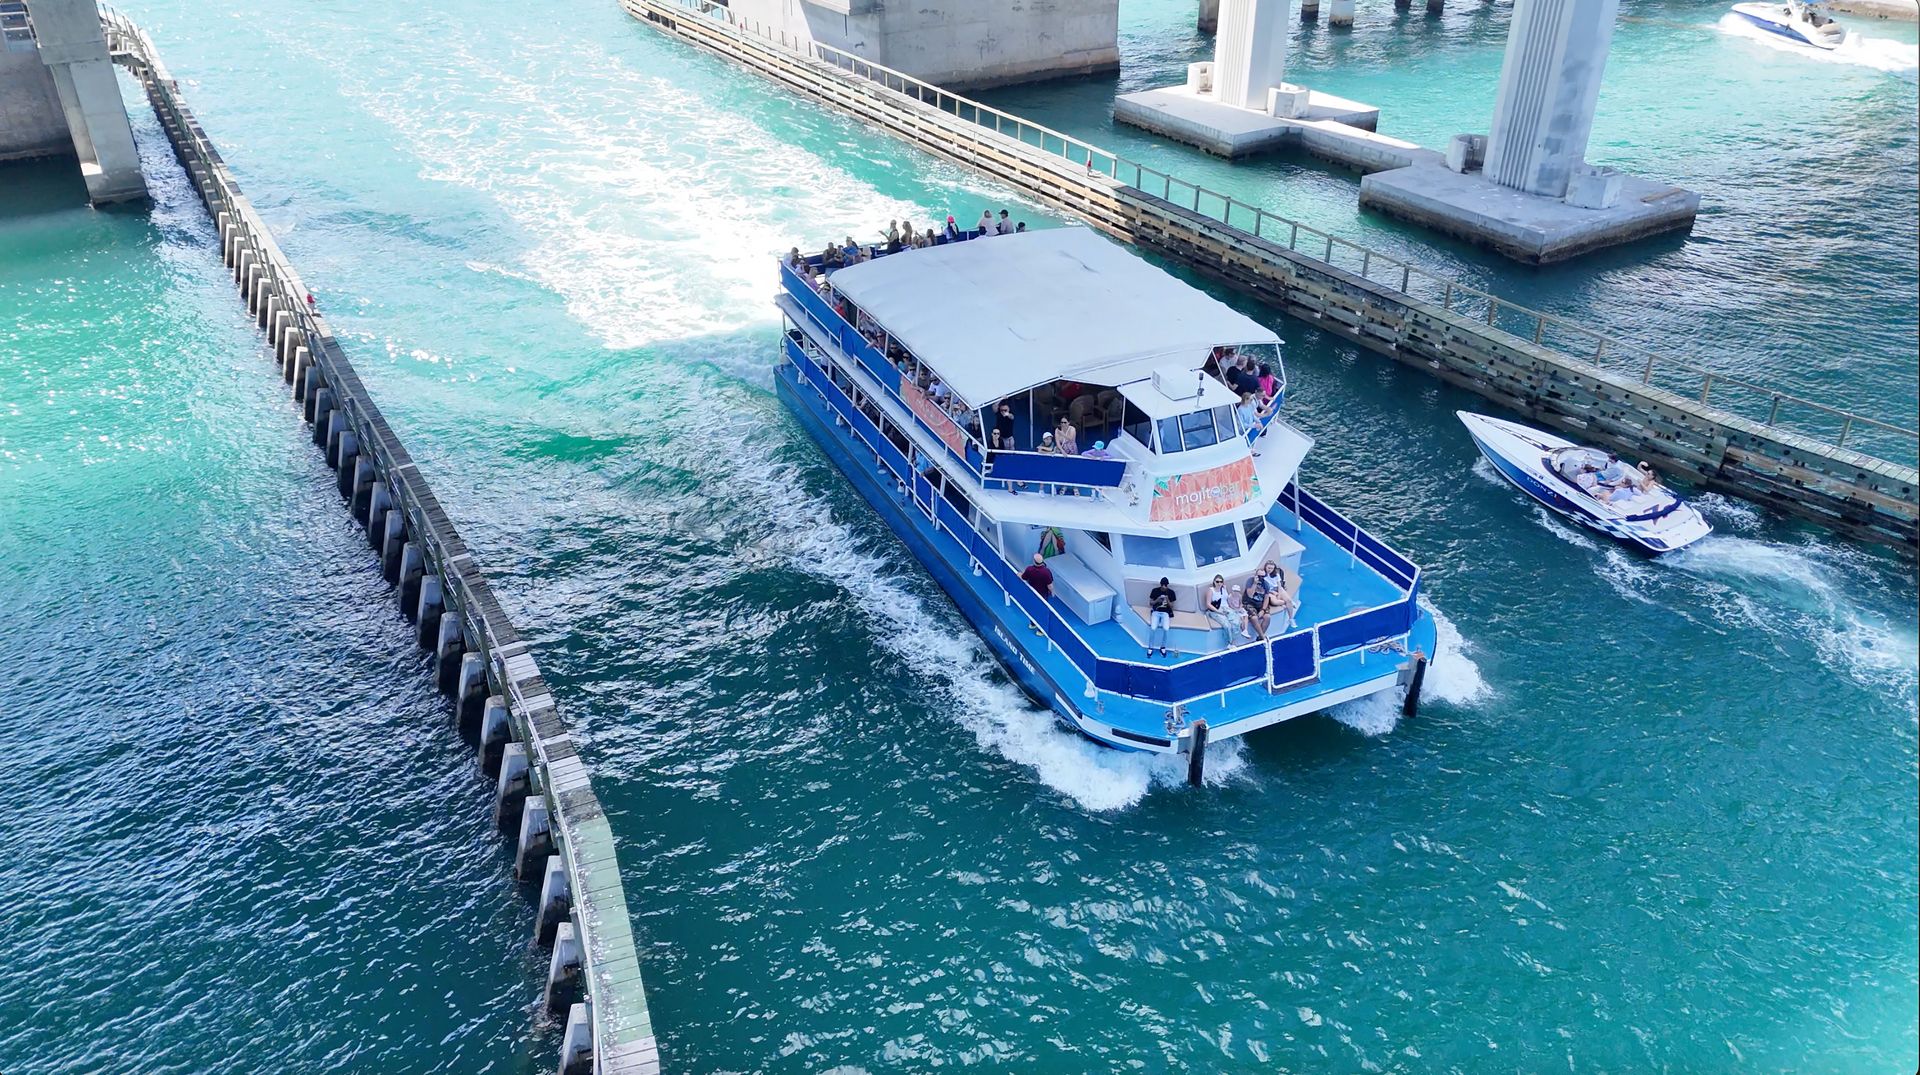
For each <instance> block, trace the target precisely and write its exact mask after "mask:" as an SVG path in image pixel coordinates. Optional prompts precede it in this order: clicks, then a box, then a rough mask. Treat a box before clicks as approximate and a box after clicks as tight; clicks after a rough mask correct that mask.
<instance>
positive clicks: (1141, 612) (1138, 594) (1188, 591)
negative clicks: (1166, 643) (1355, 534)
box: [1127, 567, 1301, 649]
mask: <svg viewBox="0 0 1920 1075" xmlns="http://www.w3.org/2000/svg"><path fill="white" fill-rule="evenodd" d="M1280 572H1281V575H1282V577H1284V578H1285V579H1286V584H1287V586H1286V589H1287V596H1288V597H1289V598H1291V599H1292V600H1293V603H1294V607H1295V608H1296V609H1297V608H1299V606H1300V583H1301V579H1300V572H1298V571H1292V570H1288V569H1287V568H1284V567H1283V568H1281V569H1280ZM1226 579H1227V587H1228V590H1229V592H1231V590H1232V588H1233V587H1235V586H1238V587H1240V589H1241V590H1242V591H1245V590H1246V588H1247V583H1249V582H1251V581H1253V572H1251V571H1249V572H1247V573H1246V574H1244V575H1228V576H1226ZM1212 581H1213V580H1212V579H1208V580H1207V582H1206V583H1204V584H1201V585H1198V586H1195V585H1191V584H1186V583H1179V582H1175V583H1169V586H1170V587H1171V588H1172V590H1173V593H1174V598H1173V615H1171V616H1170V617H1168V620H1169V621H1170V625H1171V626H1173V627H1175V628H1177V629H1183V630H1188V631H1206V632H1209V634H1208V640H1209V643H1211V641H1212V636H1213V633H1214V632H1217V633H1219V635H1220V636H1221V637H1222V638H1223V639H1225V638H1226V632H1225V631H1224V630H1222V629H1221V628H1218V627H1215V626H1214V625H1213V621H1212V620H1209V619H1207V617H1206V614H1205V613H1204V612H1202V611H1201V607H1202V602H1203V600H1204V598H1205V594H1206V591H1207V590H1209V589H1211V588H1212ZM1158 584H1159V583H1158V580H1153V581H1148V580H1145V579H1128V580H1127V604H1128V605H1129V606H1130V607H1132V609H1133V611H1134V614H1135V615H1137V616H1139V617H1140V620H1141V622H1143V623H1152V622H1153V616H1152V613H1151V612H1150V611H1149V610H1148V608H1147V594H1149V593H1150V592H1152V590H1153V588H1154V587H1155V586H1156V585H1158ZM1227 641H1228V642H1231V641H1232V640H1231V639H1227ZM1221 648H1222V649H1224V648H1226V647H1225V645H1224V644H1223V645H1222V646H1221Z"/></svg>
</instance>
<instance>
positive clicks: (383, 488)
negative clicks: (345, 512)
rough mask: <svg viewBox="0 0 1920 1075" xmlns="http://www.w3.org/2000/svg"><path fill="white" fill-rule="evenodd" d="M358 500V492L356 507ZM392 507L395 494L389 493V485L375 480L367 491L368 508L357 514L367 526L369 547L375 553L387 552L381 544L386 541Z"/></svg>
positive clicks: (356, 494)
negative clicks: (389, 513)
mask: <svg viewBox="0 0 1920 1075" xmlns="http://www.w3.org/2000/svg"><path fill="white" fill-rule="evenodd" d="M358 499H359V494H358V493H357V492H356V493H355V503H356V506H357V504H358ZM391 507H393V494H391V493H389V492H388V491H387V483H386V482H383V481H381V480H379V479H378V478H376V479H374V481H373V484H372V485H371V486H370V487H369V488H368V489H367V503H366V508H365V509H364V510H361V511H356V512H355V514H356V515H358V516H359V518H360V521H361V522H362V523H364V524H365V525H366V528H367V547H368V548H370V549H372V550H373V551H374V552H377V553H378V552H385V551H386V550H385V549H383V548H382V547H381V542H382V541H384V540H385V539H386V534H387V509H389V508H391Z"/></svg>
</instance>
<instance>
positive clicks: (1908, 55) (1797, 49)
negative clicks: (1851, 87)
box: [1718, 12, 1920, 79]
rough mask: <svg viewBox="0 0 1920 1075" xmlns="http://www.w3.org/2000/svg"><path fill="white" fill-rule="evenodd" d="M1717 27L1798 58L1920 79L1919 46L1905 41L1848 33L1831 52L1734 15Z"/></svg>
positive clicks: (1855, 32) (1726, 15)
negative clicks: (1763, 28)
mask: <svg viewBox="0 0 1920 1075" xmlns="http://www.w3.org/2000/svg"><path fill="white" fill-rule="evenodd" d="M1718 25H1719V29H1720V32H1721V33H1724V34H1730V35H1732V36H1734V37H1744V38H1746V39H1748V40H1750V41H1757V42H1759V43H1760V44H1763V45H1765V46H1767V47H1768V48H1771V49H1775V50H1777V51H1780V52H1788V53H1792V54H1793V55H1795V56H1804V57H1807V58H1808V59H1813V60H1818V61H1820V62H1822V63H1844V64H1852V65H1854V66H1856V67H1869V68H1872V69H1873V70H1875V71H1885V72H1886V73H1887V74H1890V75H1899V76H1901V77H1903V78H1908V79H1915V78H1920V45H1910V44H1907V43H1906V42H1904V41H1889V40H1887V39H1886V38H1882V37H1867V36H1866V35H1864V34H1862V33H1860V32H1859V31H1857V30H1849V31H1847V36H1846V38H1845V39H1844V40H1842V41H1841V42H1840V45H1839V47H1838V48H1835V49H1831V50H1829V49H1822V48H1815V47H1814V46H1812V45H1803V44H1800V43H1799V42H1796V41H1789V40H1787V39H1786V38H1784V37H1781V36H1780V35H1779V34H1770V33H1768V32H1767V31H1765V30H1762V29H1760V28H1759V27H1758V26H1755V25H1754V24H1752V23H1750V22H1748V21H1747V20H1745V19H1743V18H1741V17H1740V16H1738V15H1735V14H1733V13H1731V12H1729V13H1727V14H1725V15H1722V16H1720V22H1719V24H1718Z"/></svg>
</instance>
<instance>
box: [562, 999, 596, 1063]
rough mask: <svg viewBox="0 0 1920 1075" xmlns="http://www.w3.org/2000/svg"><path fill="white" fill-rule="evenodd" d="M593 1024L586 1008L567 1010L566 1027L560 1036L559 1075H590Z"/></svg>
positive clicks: (579, 1007) (580, 1005)
mask: <svg viewBox="0 0 1920 1075" xmlns="http://www.w3.org/2000/svg"><path fill="white" fill-rule="evenodd" d="M592 1073H593V1024H592V1020H590V1019H588V1018H587V1006H586V1005H585V1004H575V1005H573V1006H572V1007H571V1008H568V1009H567V1027H566V1029H565V1030H564V1031H562V1032H561V1034H560V1075H592Z"/></svg>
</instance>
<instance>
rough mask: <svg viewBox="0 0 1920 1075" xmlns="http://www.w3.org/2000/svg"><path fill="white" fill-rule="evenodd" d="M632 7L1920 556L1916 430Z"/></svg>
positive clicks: (1303, 302)
mask: <svg viewBox="0 0 1920 1075" xmlns="http://www.w3.org/2000/svg"><path fill="white" fill-rule="evenodd" d="M620 2H621V5H622V7H624V8H625V9H626V10H627V12H628V13H630V14H632V15H633V16H634V17H636V18H639V19H642V20H645V21H646V22H647V23H648V24H649V25H651V26H653V27H655V28H656V29H659V30H661V31H662V32H665V33H668V34H671V35H672V36H674V37H677V38H679V39H681V40H683V41H686V42H688V43H691V44H693V45H696V46H698V47H700V48H703V49H706V50H708V51H710V52H714V53H717V54H719V55H721V56H724V57H726V58H728V59H730V60H732V61H734V62H736V63H738V64H740V65H741V66H742V67H745V68H746V69H748V70H749V71H752V72H754V73H755V74H758V75H761V76H762V77H765V78H767V79H770V80H772V81H773V82H776V83H778V84H779V85H781V86H784V87H786V88H788V89H791V90H793V91H794V92H796V93H800V94H803V95H805V96H807V97H809V98H812V99H813V100H815V101H819V102H821V103H823V104H826V105H829V106H831V107H833V108H835V109H837V110H839V111H841V112H844V113H846V114H847V115H850V116H853V117H854V118H856V119H859V120H861V121H863V122H865V123H867V124H869V125H871V126H873V127H876V128H878V129H880V130H882V131H884V132H886V133H888V134H892V135H894V136H896V137H899V138H901V139H902V140H904V141H906V142H908V143H910V144H912V145H913V146H915V147H917V148H919V149H922V150H925V151H927V152H929V153H932V154H934V155H936V156H939V157H942V158H945V159H947V160H951V161H954V162H956V163H959V164H962V165H965V166H967V167H970V168H973V169H975V170H977V171H979V172H981V173H983V174H985V175H988V176H990V177H992V178H994V179H996V180H999V181H1001V182H1004V183H1006V184H1007V185H1009V186H1011V187H1014V188H1016V189H1018V190H1020V191H1022V192H1024V193H1025V194H1028V195H1030V196H1032V197H1033V198H1035V199H1037V200H1039V201H1041V202H1044V203H1046V204H1048V205H1051V206H1054V207H1055V208H1058V209H1061V210H1064V211H1066V212H1069V213H1072V214H1074V215H1075V216H1078V217H1080V218H1081V219H1083V220H1085V221H1087V222H1088V223H1090V224H1092V225H1094V226H1095V227H1097V228H1100V229H1101V230H1103V231H1105V232H1107V233H1108V234H1111V235H1113V236H1114V237H1116V238H1118V239H1121V240H1123V241H1126V242H1129V243H1133V244H1135V245H1137V246H1140V247H1143V248H1145V249H1148V250H1151V251H1153V252H1155V253H1158V254H1161V255H1164V256H1167V257H1169V258H1172V259H1175V260H1177V261H1179V262H1180V263H1182V264H1184V265H1187V266H1189V267H1190V268H1192V269H1194V270H1195V271H1197V272H1200V273H1202V274H1203V275H1206V276H1208V277H1210V278H1212V279H1215V280H1218V281H1220V282H1221V283H1224V284H1228V285H1230V286H1232V287H1234V288H1236V289H1238V290H1240V291H1243V292H1245V293H1246V294H1248V295H1251V296H1253V297H1255V298H1257V299H1259V300H1260V301H1262V302H1265V303H1267V304H1269V305H1271V306H1274V307H1276V308H1278V309H1280V310H1283V311H1285V312H1286V313H1289V314H1291V315H1293V316H1295V317H1298V318H1300V319H1301V320H1303V321H1306V322H1308V323H1310V324H1313V325H1316V326H1318V327H1320V328H1323V329H1325V330H1327V331H1328V332H1332V333H1334V334H1336V335H1339V336H1341V337H1344V338H1346V339H1348V340H1351V341H1353V342H1355V343H1357V344H1360V345H1361V346H1363V347H1366V348H1368V349H1369V350H1372V351H1375V352H1377V353H1379V354H1383V355H1386V356H1388V357H1391V358H1393V359H1395V360H1397V361H1399V362H1401V363H1403V364H1405V365H1408V366H1411V367H1413V368H1415V369H1419V370H1422V371H1424V372H1427V373H1431V374H1433V375H1434V376H1436V377H1439V378H1440V379H1442V380H1444V381H1447V382H1448V383H1450V384H1453V385H1457V386H1459V387H1461V388H1465V389H1467V390H1468V391H1471V392H1474V393H1476V394H1478V395H1481V396H1484V397H1485V398H1487V399H1490V400H1493V401H1494V402H1496V403H1498V404H1500V405H1501V406H1503V407H1506V408H1508V409H1509V410H1512V411H1514V412H1517V413H1519V414H1521V415H1524V416H1526V417H1527V418H1529V419H1531V420H1533V421H1536V422H1538V423H1540V424H1542V425H1546V426H1551V427H1554V428H1557V429H1560V430H1563V431H1566V432H1568V433H1569V434H1570V435H1572V436H1574V437H1575V438H1577V439H1579V440H1582V441H1585V442H1589V443H1594V444H1600V445H1605V446H1607V447H1610V448H1612V449H1614V450H1615V451H1618V452H1620V453H1621V454H1622V455H1627V456H1630V457H1633V458H1645V459H1649V460H1651V461H1653V462H1654V463H1655V465H1656V466H1658V467H1660V468H1662V469H1663V470H1665V471H1667V472H1669V473H1673V474H1676V475H1678V476H1681V477H1683V478H1685V479H1687V480H1688V481H1691V482H1695V483H1698V484H1699V485H1700V486H1702V487H1704V488H1707V489H1712V490H1716V491H1721V492H1726V493H1730V494H1733V495H1735V496H1739V497H1742V498H1745V499H1747V500H1751V501H1753V502H1754V503H1757V504H1760V505H1763V506H1765V507H1767V508H1770V509H1773V510H1775V511H1778V512H1780V513H1782V514H1786V515H1791V516H1795V517H1798V518H1801V519H1806V520H1810V521H1812V522H1815V523H1818V524H1820V525H1822V526H1826V527H1829V528H1831V529H1833V530H1834V531H1836V532H1838V533H1841V534H1844V535H1846V536H1848V537H1851V538H1854V539H1857V540H1861V541H1866V542H1872V543H1875V544H1882V545H1889V546H1892V547H1894V548H1896V549H1898V550H1900V551H1901V552H1902V553H1903V554H1904V555H1906V556H1908V557H1914V556H1916V555H1917V554H1920V471H1916V470H1915V468H1914V467H1913V466H1909V465H1904V464H1902V463H1896V462H1891V461H1889V460H1888V459H1885V458H1880V457H1879V456H1876V455H1871V454H1867V453H1866V452H1864V451H1861V450H1858V448H1859V446H1860V445H1861V444H1862V443H1869V444H1873V445H1875V446H1876V447H1880V446H1884V447H1880V450H1881V451H1882V452H1884V453H1886V454H1894V455H1898V456H1900V457H1901V458H1906V457H1907V456H1910V455H1912V454H1914V453H1915V452H1916V451H1920V434H1916V433H1915V431H1913V430H1909V429H1905V428H1902V427H1900V426H1896V425H1893V424H1891V423H1887V422H1882V421H1878V420H1875V419H1871V418H1868V417H1865V416H1861V415H1857V414H1850V413H1847V412H1845V411H1842V410H1839V409H1837V408H1833V407H1828V406H1826V405H1824V404H1821V403H1818V402H1815V401H1812V400H1807V399H1802V398H1799V397H1797V396H1793V395H1791V394H1789V393H1785V392H1780V391H1776V390H1773V389H1770V388H1767V387H1764V386H1759V385H1754V384H1751V383H1749V382H1747V381H1745V380H1743V379H1741V378H1737V377H1732V376H1728V375H1726V374H1722V373H1716V372H1714V371H1711V370H1707V369H1703V368H1700V367H1697V366H1694V365H1691V364H1688V363H1684V362H1680V361H1677V360H1674V359H1670V358H1665V357H1663V356H1659V355H1656V354H1653V353H1652V352H1649V351H1646V350H1645V349H1643V348H1639V347H1637V346H1635V345H1633V344H1631V343H1628V342H1626V341H1623V340H1619V339H1616V338H1613V337H1610V336H1607V335H1606V334H1604V333H1600V332H1597V331H1594V330H1592V329H1589V328H1586V327H1584V326H1581V325H1579V324H1577V323H1574V322H1571V321H1568V320H1566V319H1564V318H1559V317H1556V316H1554V315H1551V314H1545V313H1540V312H1538V311H1535V310H1530V309H1527V308H1525V307H1522V306H1518V305H1515V304H1513V303H1509V302H1506V301H1505V300H1502V299H1500V298H1499V297H1497V296H1494V295H1492V294H1489V293H1488V292H1485V291H1481V290H1479V289H1476V288H1471V287H1468V286H1466V285H1463V284H1458V283H1455V282H1453V281H1451V280H1447V279H1445V278H1443V277H1439V276H1436V275H1434V274H1431V273H1429V272H1427V271H1426V270H1424V269H1421V268H1420V267H1418V266H1416V265H1412V264H1410V263H1408V262H1406V261H1404V260H1402V259H1398V258H1394V257H1392V256H1390V255H1387V254H1383V253H1381V252H1379V251H1375V250H1371V249H1368V248H1366V247H1363V246H1360V245H1358V244H1355V243H1351V242H1348V241H1347V240H1344V239H1341V238H1339V237H1337V236H1334V235H1331V234H1329V233H1327V232H1324V231H1320V230H1318V229H1315V228H1312V227H1310V226H1308V225H1305V224H1302V223H1300V222H1298V221H1294V220H1289V219H1287V218H1284V217H1280V216H1276V215H1274V214H1272V213H1268V212H1265V211H1264V210H1261V209H1259V208H1258V207H1256V206H1250V205H1246V204H1244V203H1241V202H1237V201H1234V200H1233V199H1231V198H1228V197H1226V196H1225V195H1221V194H1218V193H1215V192H1213V191H1208V190H1205V189H1203V188H1201V187H1198V186H1196V185H1194V184H1190V183H1186V182H1184V181H1182V180H1180V179H1177V178H1175V177H1173V176H1169V175H1167V174H1166V173H1164V172H1158V171H1155V170H1153V169H1150V168H1146V167H1144V166H1141V165H1138V164H1135V163H1134V162H1131V161H1128V160H1125V159H1124V158H1121V157H1118V156H1116V155H1114V154H1112V153H1109V152H1107V151H1105V150H1102V149H1100V148H1098V147H1096V146H1092V145H1089V144H1088V143H1085V142H1082V141H1080V140H1078V139H1074V138H1071V137H1068V136H1066V135H1062V134H1060V133H1059V132H1057V131H1053V130H1050V129H1049V128H1046V127H1044V126H1041V125H1038V124H1035V123H1032V122H1030V121H1028V120H1025V119H1023V118H1021V117H1018V116H1015V115H1013V114H1011V113H1007V112H1003V111H1000V110H998V109H995V108H992V107H990V106H988V105H984V104H980V103H978V102H976V101H972V100H969V99H967V98H964V97H960V96H958V95H956V94H953V93H949V92H947V91H946V90H943V89H941V88H940V87H937V86H933V85H929V84H927V83H925V82H922V81H920V80H918V79H915V78H913V77H912V76H909V75H904V74H901V73H900V72H897V71H892V70H889V69H887V68H884V67H878V66H875V65H873V64H869V63H867V62H866V61H864V60H861V59H859V58H858V57H854V56H850V55H847V54H845V53H842V52H839V51H838V50H835V49H832V48H830V47H827V46H823V45H819V44H817V43H814V42H811V41H804V42H792V41H789V40H786V39H782V38H780V37H779V36H778V35H777V34H776V33H775V32H774V31H772V30H771V29H769V28H766V27H761V26H756V25H754V24H751V23H742V22H739V21H737V16H735V15H734V14H733V13H732V12H731V11H730V10H729V9H727V8H726V7H722V6H719V5H716V4H713V3H711V2H710V0H620ZM1716 392H1717V393H1718V396H1717V397H1716V395H1715V393H1716ZM1735 408H1742V409H1744V410H1746V411H1747V412H1748V413H1740V412H1739V411H1738V410H1736V409H1735ZM1763 415H1764V417H1762V416H1763ZM1829 430H1831V432H1828V431H1829ZM1849 439H1851V440H1852V441H1853V442H1854V444H1855V447H1852V448H1850V447H1848V446H1847V445H1848V441H1849Z"/></svg>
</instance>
